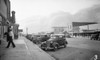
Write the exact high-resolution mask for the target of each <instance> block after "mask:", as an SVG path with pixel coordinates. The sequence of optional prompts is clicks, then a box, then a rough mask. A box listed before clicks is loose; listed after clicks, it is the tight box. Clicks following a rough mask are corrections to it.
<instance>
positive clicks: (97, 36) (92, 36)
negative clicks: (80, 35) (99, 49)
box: [90, 34, 100, 40]
mask: <svg viewBox="0 0 100 60" xmlns="http://www.w3.org/2000/svg"><path fill="white" fill-rule="evenodd" d="M99 35H100V34H92V35H91V37H90V40H99V38H100V36H99Z"/></svg>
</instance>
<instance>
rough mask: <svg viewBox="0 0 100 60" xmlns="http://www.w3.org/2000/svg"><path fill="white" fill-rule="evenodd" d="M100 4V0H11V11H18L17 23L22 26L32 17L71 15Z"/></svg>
mask: <svg viewBox="0 0 100 60" xmlns="http://www.w3.org/2000/svg"><path fill="white" fill-rule="evenodd" d="M96 4H100V0H11V10H14V11H16V22H17V23H19V24H20V25H22V24H24V25H25V23H23V21H24V19H26V18H29V17H31V16H49V15H50V14H53V13H55V12H59V11H64V12H69V13H71V14H75V13H77V12H78V11H79V10H81V9H85V8H88V7H91V6H93V5H96Z"/></svg>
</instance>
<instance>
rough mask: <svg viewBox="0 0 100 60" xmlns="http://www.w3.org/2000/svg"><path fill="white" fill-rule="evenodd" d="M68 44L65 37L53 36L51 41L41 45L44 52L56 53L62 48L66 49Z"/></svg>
mask: <svg viewBox="0 0 100 60" xmlns="http://www.w3.org/2000/svg"><path fill="white" fill-rule="evenodd" d="M67 44H68V42H67V40H66V38H65V37H64V36H59V35H58V36H57V35H55V36H52V37H51V38H50V39H49V40H47V41H45V42H43V43H42V44H41V48H42V49H44V50H48V49H53V50H54V51H55V50H57V49H59V48H60V47H66V45H67Z"/></svg>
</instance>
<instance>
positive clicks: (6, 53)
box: [0, 37, 55, 60]
mask: <svg viewBox="0 0 100 60" xmlns="http://www.w3.org/2000/svg"><path fill="white" fill-rule="evenodd" d="M14 42H15V44H16V47H15V48H13V47H12V46H10V48H5V47H6V45H7V42H6V41H4V40H3V41H2V44H1V45H0V60H55V59H54V58H53V57H51V56H50V55H49V54H47V53H46V52H44V51H43V50H41V49H40V48H39V47H38V46H37V45H35V44H33V43H32V42H31V41H29V40H27V39H26V38H24V37H20V38H19V39H18V40H14Z"/></svg>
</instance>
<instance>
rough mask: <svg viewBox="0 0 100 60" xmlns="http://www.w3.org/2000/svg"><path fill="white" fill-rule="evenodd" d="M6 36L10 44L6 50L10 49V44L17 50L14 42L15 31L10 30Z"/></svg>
mask: <svg viewBox="0 0 100 60" xmlns="http://www.w3.org/2000/svg"><path fill="white" fill-rule="evenodd" d="M5 35H6V36H7V42H8V45H7V47H6V48H9V46H10V44H12V46H13V48H15V47H16V46H15V44H14V42H13V40H14V34H13V31H12V29H11V28H8V32H6V33H5Z"/></svg>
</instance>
